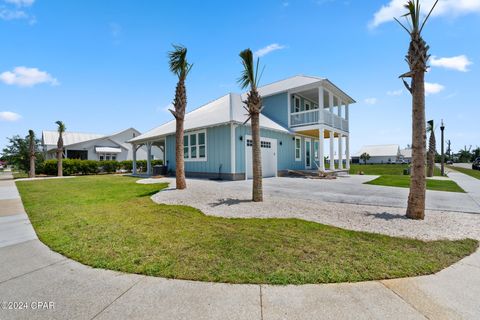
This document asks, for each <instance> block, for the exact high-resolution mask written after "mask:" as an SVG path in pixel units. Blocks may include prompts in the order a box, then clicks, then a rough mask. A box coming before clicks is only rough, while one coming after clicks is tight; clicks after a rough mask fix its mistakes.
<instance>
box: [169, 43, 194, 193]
mask: <svg viewBox="0 0 480 320" xmlns="http://www.w3.org/2000/svg"><path fill="white" fill-rule="evenodd" d="M168 56H169V65H170V71H171V72H172V73H174V74H175V75H176V76H177V78H178V82H177V87H176V89H175V100H174V101H173V106H174V109H175V110H172V109H170V112H171V113H172V114H173V116H174V117H175V121H176V130H175V177H176V186H177V189H179V190H183V189H185V188H187V182H186V181H185V159H184V142H183V139H184V131H183V123H184V121H185V110H186V109H187V89H186V87H185V80H186V79H187V75H188V73H189V72H190V70H191V69H192V66H193V65H192V64H190V63H188V61H187V48H185V47H184V46H180V45H174V46H173V50H172V51H170V52H169V53H168Z"/></svg>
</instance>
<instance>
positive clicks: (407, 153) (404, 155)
mask: <svg viewBox="0 0 480 320" xmlns="http://www.w3.org/2000/svg"><path fill="white" fill-rule="evenodd" d="M400 154H401V159H400V160H403V162H405V163H411V162H412V148H405V149H402V150H400Z"/></svg>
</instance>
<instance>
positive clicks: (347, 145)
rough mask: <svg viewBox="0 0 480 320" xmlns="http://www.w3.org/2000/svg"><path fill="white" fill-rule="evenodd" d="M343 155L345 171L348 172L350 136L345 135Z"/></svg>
mask: <svg viewBox="0 0 480 320" xmlns="http://www.w3.org/2000/svg"><path fill="white" fill-rule="evenodd" d="M345 154H346V157H347V159H346V161H347V163H346V168H347V170H350V135H349V134H347V135H346V136H345Z"/></svg>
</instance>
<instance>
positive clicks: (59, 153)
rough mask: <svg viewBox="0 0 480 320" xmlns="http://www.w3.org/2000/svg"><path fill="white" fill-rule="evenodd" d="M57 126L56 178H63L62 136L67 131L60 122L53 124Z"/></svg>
mask: <svg viewBox="0 0 480 320" xmlns="http://www.w3.org/2000/svg"><path fill="white" fill-rule="evenodd" d="M55 123H56V124H57V125H58V142H57V176H59V177H62V176H63V134H64V133H65V130H66V129H67V128H66V127H65V124H64V123H63V122H62V121H57V122H55Z"/></svg>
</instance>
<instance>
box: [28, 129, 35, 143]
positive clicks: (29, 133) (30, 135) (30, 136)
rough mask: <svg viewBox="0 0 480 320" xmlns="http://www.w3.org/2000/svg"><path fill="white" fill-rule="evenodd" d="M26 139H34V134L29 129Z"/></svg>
mask: <svg viewBox="0 0 480 320" xmlns="http://www.w3.org/2000/svg"><path fill="white" fill-rule="evenodd" d="M28 137H29V138H30V139H32V140H33V139H35V132H34V131H33V130H31V129H30V130H28Z"/></svg>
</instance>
